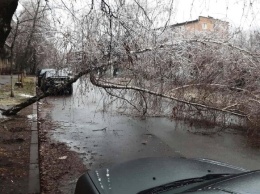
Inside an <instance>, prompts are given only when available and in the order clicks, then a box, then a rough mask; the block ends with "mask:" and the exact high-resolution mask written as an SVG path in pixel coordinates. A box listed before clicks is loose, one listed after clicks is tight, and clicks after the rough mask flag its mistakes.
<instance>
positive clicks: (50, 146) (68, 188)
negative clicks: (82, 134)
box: [39, 104, 87, 194]
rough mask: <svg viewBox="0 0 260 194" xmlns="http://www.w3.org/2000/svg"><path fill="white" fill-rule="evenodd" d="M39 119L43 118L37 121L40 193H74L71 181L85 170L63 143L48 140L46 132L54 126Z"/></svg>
mask: <svg viewBox="0 0 260 194" xmlns="http://www.w3.org/2000/svg"><path fill="white" fill-rule="evenodd" d="M40 106H41V108H43V107H44V106H48V104H42V105H40ZM39 114H43V113H39ZM40 118H43V119H41V120H39V136H40V137H39V138H40V177H41V191H42V193H44V194H53V193H55V194H58V193H74V188H75V181H73V182H71V180H76V179H78V178H79V176H80V175H81V174H83V173H84V172H85V171H86V170H87V169H86V167H85V166H84V165H83V164H82V161H81V159H80V158H79V157H78V155H77V154H76V153H75V152H73V151H70V150H69V148H68V147H67V146H66V145H65V144H64V143H59V142H55V141H52V140H51V139H50V138H49V136H48V132H49V131H50V130H54V129H55V127H56V126H55V124H53V123H52V122H51V120H50V119H48V117H46V116H44V115H41V116H40ZM71 184H74V185H71Z"/></svg>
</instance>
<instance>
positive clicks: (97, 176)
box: [84, 157, 246, 194]
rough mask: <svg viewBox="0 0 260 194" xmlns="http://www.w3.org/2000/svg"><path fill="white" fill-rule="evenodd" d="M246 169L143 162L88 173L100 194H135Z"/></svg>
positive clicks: (179, 160) (195, 161) (189, 161)
mask: <svg viewBox="0 0 260 194" xmlns="http://www.w3.org/2000/svg"><path fill="white" fill-rule="evenodd" d="M245 171H246V170H245V169H242V168H237V167H234V166H231V165H228V164H225V163H221V162H217V161H213V160H207V159H186V158H171V157H166V158H161V157H160V158H143V159H138V160H133V161H129V162H125V163H122V164H118V165H115V166H112V167H111V168H105V169H99V170H92V171H88V173H87V174H86V175H84V176H89V177H90V179H91V181H92V182H93V183H94V184H95V187H96V189H97V190H98V191H99V193H102V194H103V193H104V194H128V193H129V194H134V193H138V192H140V191H143V190H146V189H149V188H153V187H156V186H159V185H163V184H166V183H170V182H174V181H178V180H182V179H189V178H195V177H202V176H205V175H207V174H218V173H221V174H222V173H232V174H233V173H241V172H245Z"/></svg>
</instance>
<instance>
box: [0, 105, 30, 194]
mask: <svg viewBox="0 0 260 194" xmlns="http://www.w3.org/2000/svg"><path fill="white" fill-rule="evenodd" d="M30 114H32V107H31V106H29V107H27V108H26V109H24V110H22V111H21V112H20V113H19V115H17V116H14V117H8V118H1V119H0V134H1V135H0V193H1V194H4V193H8V194H9V193H14V194H18V193H28V192H27V191H28V176H29V160H30V141H31V122H30V120H29V119H28V118H27V115H30Z"/></svg>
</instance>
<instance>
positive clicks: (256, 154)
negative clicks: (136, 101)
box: [42, 83, 260, 169]
mask: <svg viewBox="0 0 260 194" xmlns="http://www.w3.org/2000/svg"><path fill="white" fill-rule="evenodd" d="M46 100H47V102H48V103H51V104H53V105H54V106H53V108H51V109H44V110H42V111H45V112H46V115H47V117H49V118H51V119H52V120H53V121H54V122H56V123H57V124H58V125H57V126H59V127H57V128H56V129H55V131H53V132H52V133H51V134H50V136H51V137H52V138H54V139H55V140H58V141H61V142H65V143H67V145H69V146H70V148H71V149H72V150H74V151H76V152H78V153H79V154H80V156H81V157H82V158H83V161H84V163H85V164H86V165H87V167H89V168H91V169H94V168H99V167H107V166H110V165H111V164H115V163H120V162H123V161H127V160H131V159H136V158H141V157H148V156H176V157H179V156H185V157H195V158H210V159H214V160H218V161H222V162H227V163H229V164H232V165H235V166H240V167H243V168H247V169H259V168H260V151H259V150H254V149H251V148H250V147H248V146H247V145H246V140H245V138H244V137H243V136H242V135H240V134H237V133H234V132H233V131H229V132H228V133H218V134H216V135H213V136H203V135H196V134H193V133H190V132H189V131H190V130H192V128H191V127H190V126H189V125H187V124H185V123H183V122H181V121H169V120H168V119H166V118H148V119H146V120H141V119H139V118H134V117H130V116H125V115H121V114H119V113H117V112H116V111H115V110H116V109H120V104H116V103H114V104H113V105H111V106H108V105H107V103H104V102H109V101H110V100H111V99H110V97H108V96H107V95H105V94H104V91H102V90H99V89H94V87H93V86H91V85H90V84H88V87H86V88H84V87H82V85H81V84H80V83H75V84H74V94H73V96H65V97H62V96H60V97H49V98H47V99H46ZM104 110H105V111H104Z"/></svg>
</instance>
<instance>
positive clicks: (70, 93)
mask: <svg viewBox="0 0 260 194" xmlns="http://www.w3.org/2000/svg"><path fill="white" fill-rule="evenodd" d="M68 92H69V95H72V94H73V86H72V84H71V85H70V86H69V88H68Z"/></svg>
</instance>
